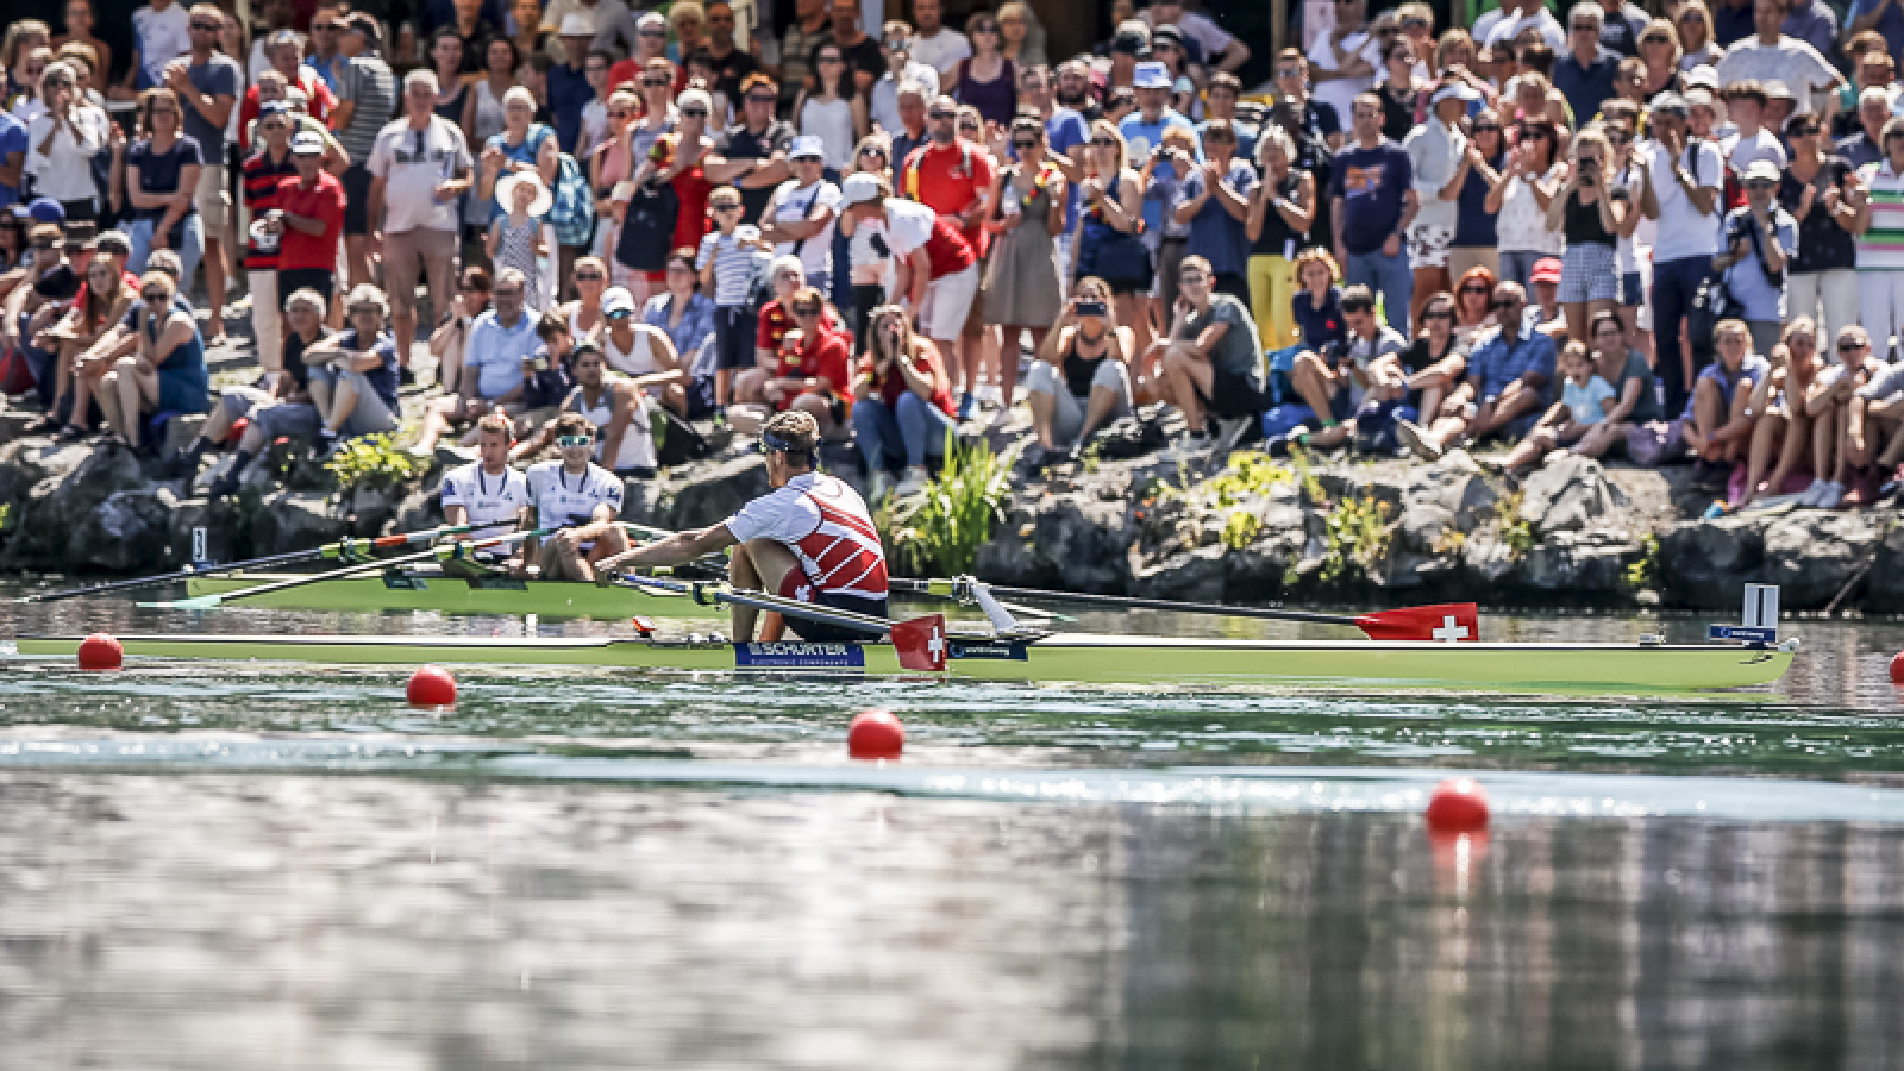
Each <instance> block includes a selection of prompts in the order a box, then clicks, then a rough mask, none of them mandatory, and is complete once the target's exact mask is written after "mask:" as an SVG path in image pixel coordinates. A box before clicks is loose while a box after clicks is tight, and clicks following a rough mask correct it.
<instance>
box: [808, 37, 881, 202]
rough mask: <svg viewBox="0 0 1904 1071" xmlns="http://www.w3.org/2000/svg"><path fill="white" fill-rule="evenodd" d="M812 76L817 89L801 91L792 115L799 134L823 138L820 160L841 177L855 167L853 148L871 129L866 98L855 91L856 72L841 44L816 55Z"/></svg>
mask: <svg viewBox="0 0 1904 1071" xmlns="http://www.w3.org/2000/svg"><path fill="white" fill-rule="evenodd" d="M813 77H814V81H815V83H816V84H817V86H818V88H816V89H815V90H814V91H813V92H812V93H811V94H809V93H808V92H807V91H806V90H805V89H802V90H800V94H799V99H798V100H797V101H796V102H795V104H794V109H793V114H794V115H795V116H797V117H798V118H799V125H800V133H802V134H805V135H808V136H810V137H817V138H819V139H820V145H821V156H820V159H821V160H822V162H824V163H825V165H826V167H827V170H829V171H831V172H833V174H834V175H838V174H839V173H841V172H843V171H845V170H846V169H847V168H849V167H851V166H852V163H853V145H854V143H856V142H857V141H858V140H859V139H860V138H863V137H865V136H866V132H867V130H868V129H869V128H870V123H869V121H868V120H867V118H866V99H865V98H864V97H862V96H860V95H859V94H857V93H855V92H853V70H852V68H851V67H850V66H849V65H848V64H847V62H846V55H845V53H843V52H842V51H840V47H839V46H838V45H835V44H832V43H828V44H824V45H821V46H820V47H819V49H818V51H816V52H814V54H813ZM828 179H829V181H830V180H831V179H832V176H828Z"/></svg>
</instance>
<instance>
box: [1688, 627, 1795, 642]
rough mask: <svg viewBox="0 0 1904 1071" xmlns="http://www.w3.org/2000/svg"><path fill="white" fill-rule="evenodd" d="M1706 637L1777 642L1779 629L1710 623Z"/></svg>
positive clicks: (1711, 638) (1710, 638)
mask: <svg viewBox="0 0 1904 1071" xmlns="http://www.w3.org/2000/svg"><path fill="white" fill-rule="evenodd" d="M1706 638H1707V639H1709V640H1742V641H1744V642H1746V643H1766V644H1771V643H1777V642H1778V629H1776V628H1759V627H1757V626H1753V625H1708V626H1706Z"/></svg>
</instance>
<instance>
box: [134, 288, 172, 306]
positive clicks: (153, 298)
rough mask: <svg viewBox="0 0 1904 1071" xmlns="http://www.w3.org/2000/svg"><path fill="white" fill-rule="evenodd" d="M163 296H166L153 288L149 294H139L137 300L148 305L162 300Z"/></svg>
mask: <svg viewBox="0 0 1904 1071" xmlns="http://www.w3.org/2000/svg"><path fill="white" fill-rule="evenodd" d="M165 297H166V296H165V295H164V294H162V293H160V292H159V291H157V290H154V291H152V292H151V293H149V294H140V295H139V300H140V301H143V302H145V303H146V304H148V305H156V304H158V303H159V302H161V301H164V300H165Z"/></svg>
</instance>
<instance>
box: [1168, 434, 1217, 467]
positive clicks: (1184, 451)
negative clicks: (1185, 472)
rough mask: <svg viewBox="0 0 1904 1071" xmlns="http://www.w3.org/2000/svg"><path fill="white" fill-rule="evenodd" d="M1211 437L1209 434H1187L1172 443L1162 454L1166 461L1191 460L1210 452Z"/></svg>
mask: <svg viewBox="0 0 1904 1071" xmlns="http://www.w3.org/2000/svg"><path fill="white" fill-rule="evenodd" d="M1209 449H1210V437H1209V436H1207V435H1186V436H1184V437H1183V438H1181V439H1178V440H1177V441H1176V442H1174V443H1172V444H1171V445H1170V447H1169V449H1166V450H1165V451H1164V452H1163V454H1162V455H1161V456H1162V457H1163V459H1164V460H1165V461H1189V460H1190V459H1191V458H1194V457H1201V456H1202V455H1204V454H1206V453H1208V452H1209Z"/></svg>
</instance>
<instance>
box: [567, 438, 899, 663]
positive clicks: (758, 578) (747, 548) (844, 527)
mask: <svg viewBox="0 0 1904 1071" xmlns="http://www.w3.org/2000/svg"><path fill="white" fill-rule="evenodd" d="M819 441H820V425H819V423H818V422H817V421H815V420H814V419H813V416H812V414H810V413H805V412H802V411H800V410H797V409H796V410H789V411H787V412H784V413H775V414H774V415H773V416H771V417H769V418H768V419H767V422H766V423H765V424H764V425H763V426H762V427H761V432H760V442H761V447H762V448H763V450H764V451H765V452H766V455H767V484H768V486H770V487H772V488H773V490H772V491H770V492H769V493H767V494H765V495H762V496H761V497H759V498H756V499H754V500H753V501H752V502H749V503H747V505H745V506H743V507H741V509H740V511H739V512H738V513H735V514H734V515H733V516H732V517H729V518H728V519H727V520H725V521H723V522H721V523H720V524H717V525H713V526H712V527H708V528H702V529H700V530H699V531H693V532H678V533H676V534H675V535H672V536H669V537H668V538H666V539H663V540H661V541H659V542H656V543H650V544H648V545H647V546H644V547H638V548H636V549H634V550H630V551H626V552H624V553H621V554H617V555H614V556H613V557H609V558H604V559H602V560H601V561H599V562H598V563H597V566H596V567H597V568H598V569H600V570H604V571H605V570H608V569H611V568H620V569H634V568H639V567H642V566H656V565H682V564H685V563H687V562H691V561H693V560H695V559H696V558H699V557H701V556H702V555H706V554H713V553H715V552H718V551H722V550H725V549H727V548H728V547H733V548H734V556H733V559H732V560H731V561H730V562H729V563H728V579H729V581H730V582H731V583H732V584H733V585H734V587H735V588H737V589H742V590H750V591H765V592H774V593H777V594H779V595H781V596H782V597H784V598H790V599H797V600H799V601H801V602H808V603H813V604H814V605H816V606H827V607H832V608H833V609H836V610H851V611H853V612H855V613H861V614H869V615H871V616H874V617H882V618H883V617H885V616H887V614H886V552H885V549H884V548H883V547H881V546H880V543H879V532H878V529H876V528H875V527H874V526H873V519H872V516H871V515H870V514H869V513H868V512H867V510H866V503H865V501H864V500H862V499H861V498H860V497H859V493H858V492H857V491H854V490H853V489H852V488H851V487H848V486H847V485H846V484H844V483H842V482H840V481H839V480H838V479H836V478H834V477H832V476H828V475H826V474H824V473H820V472H815V471H814V470H813V462H814V451H815V450H816V449H818V446H819ZM733 610H734V639H735V640H736V641H737V642H747V641H749V640H752V639H753V638H754V626H755V624H756V623H757V619H758V617H759V611H758V610H756V609H754V608H752V607H747V606H735V607H734V608H733ZM778 616H779V615H777V614H776V615H772V617H770V619H769V622H768V624H767V627H766V630H765V631H764V632H763V634H762V635H761V637H760V638H761V639H762V640H765V641H773V640H778V639H779V638H780V634H779V630H780V628H781V627H783V624H784V627H788V628H791V629H792V630H793V631H794V633H795V634H797V635H798V636H799V637H800V638H801V639H804V640H808V641H810V642H814V643H837V642H841V641H845V640H864V639H869V638H870V637H869V636H868V634H867V633H866V632H864V631H861V630H858V629H852V628H848V627H845V626H842V625H835V624H830V623H825V622H818V621H804V620H787V621H785V622H784V623H781V622H777V621H774V620H773V619H772V618H777V617H778Z"/></svg>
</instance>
